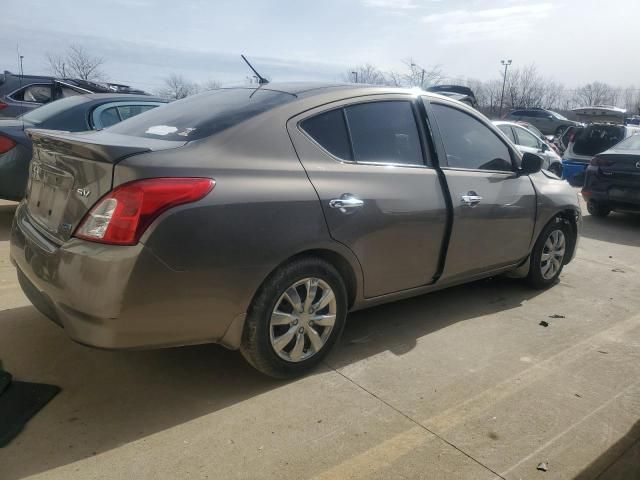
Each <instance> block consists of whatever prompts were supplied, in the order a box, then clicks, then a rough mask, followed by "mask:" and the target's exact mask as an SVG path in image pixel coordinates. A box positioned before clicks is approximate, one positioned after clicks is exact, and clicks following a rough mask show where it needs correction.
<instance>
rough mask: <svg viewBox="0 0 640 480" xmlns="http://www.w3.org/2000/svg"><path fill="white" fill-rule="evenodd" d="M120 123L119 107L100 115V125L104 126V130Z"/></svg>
mask: <svg viewBox="0 0 640 480" xmlns="http://www.w3.org/2000/svg"><path fill="white" fill-rule="evenodd" d="M118 122H120V117H119V116H118V107H111V108H107V109H106V110H103V111H102V113H101V114H100V123H101V124H102V128H107V127H110V126H111V125H115V124H116V123H118Z"/></svg>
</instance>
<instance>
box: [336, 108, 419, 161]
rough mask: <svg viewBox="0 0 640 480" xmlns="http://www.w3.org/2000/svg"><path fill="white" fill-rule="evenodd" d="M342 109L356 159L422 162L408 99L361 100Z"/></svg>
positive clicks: (416, 131)
mask: <svg viewBox="0 0 640 480" xmlns="http://www.w3.org/2000/svg"><path fill="white" fill-rule="evenodd" d="M345 113H346V116H347V122H348V126H349V132H350V133H351V142H352V144H353V156H354V159H355V161H356V162H370V163H397V164H404V165H424V161H423V158H422V149H421V147H420V137H419V133H418V127H417V125H416V119H415V116H414V115H413V108H412V106H411V103H410V102H406V101H400V102H395V101H389V102H371V103H362V104H359V105H352V106H349V107H346V108H345Z"/></svg>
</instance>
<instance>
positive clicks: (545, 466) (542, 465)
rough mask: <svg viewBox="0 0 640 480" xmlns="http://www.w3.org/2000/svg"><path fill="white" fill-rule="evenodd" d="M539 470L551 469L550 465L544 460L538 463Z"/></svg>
mask: <svg viewBox="0 0 640 480" xmlns="http://www.w3.org/2000/svg"><path fill="white" fill-rule="evenodd" d="M538 470H540V471H541V472H546V471H547V470H549V467H548V466H547V463H546V462H542V463H539V464H538Z"/></svg>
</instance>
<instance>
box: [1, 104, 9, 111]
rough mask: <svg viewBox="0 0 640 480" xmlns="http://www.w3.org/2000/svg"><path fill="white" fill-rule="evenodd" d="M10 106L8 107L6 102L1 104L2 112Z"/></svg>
mask: <svg viewBox="0 0 640 480" xmlns="http://www.w3.org/2000/svg"><path fill="white" fill-rule="evenodd" d="M8 106H9V105H7V104H6V103H4V102H0V110H2V109H5V108H7V107H8Z"/></svg>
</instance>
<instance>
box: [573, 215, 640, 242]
mask: <svg viewBox="0 0 640 480" xmlns="http://www.w3.org/2000/svg"><path fill="white" fill-rule="evenodd" d="M582 221H583V225H582V227H583V228H582V231H581V232H580V233H581V235H582V236H583V237H585V238H592V239H594V240H600V241H602V242H610V243H617V244H619V245H628V246H632V247H640V214H634V213H618V212H611V213H610V214H609V215H607V216H606V217H594V216H592V215H585V216H584V217H582Z"/></svg>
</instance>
